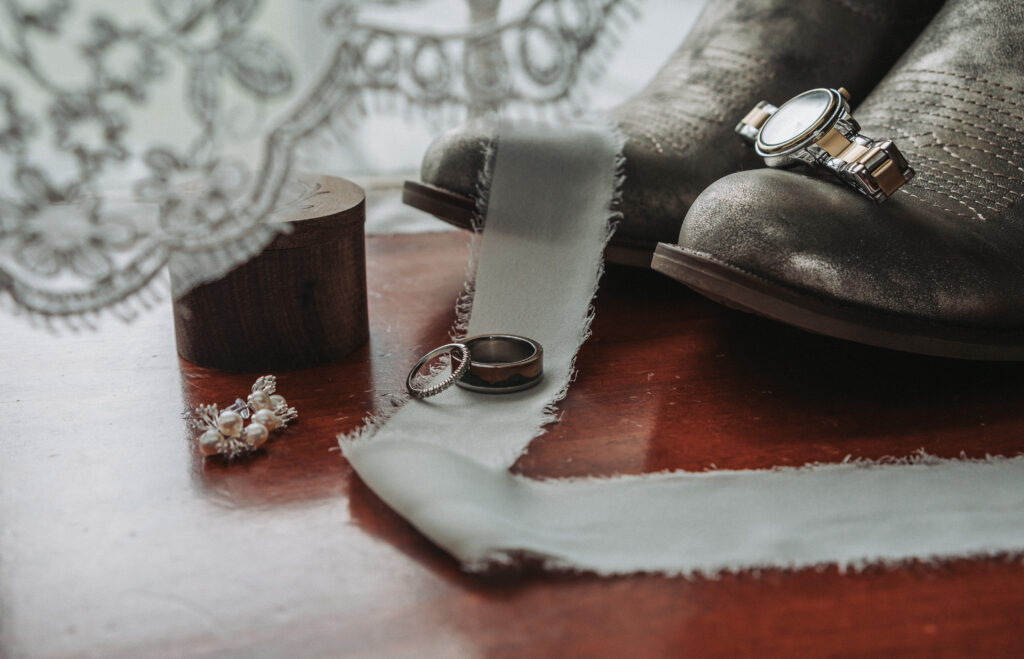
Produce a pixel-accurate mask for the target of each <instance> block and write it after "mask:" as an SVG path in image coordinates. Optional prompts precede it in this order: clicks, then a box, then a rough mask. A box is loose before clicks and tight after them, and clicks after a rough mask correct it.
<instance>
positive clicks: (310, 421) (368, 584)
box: [0, 234, 1024, 657]
mask: <svg viewBox="0 0 1024 659" xmlns="http://www.w3.org/2000/svg"><path fill="white" fill-rule="evenodd" d="M368 257H369V258H368V282H369V288H368V291H369V306H370V318H371V323H370V340H369V343H368V344H367V345H365V346H363V347H362V348H360V349H359V350H357V351H356V352H354V353H352V354H351V355H349V356H348V357H346V358H345V359H343V360H342V361H341V362H340V363H337V364H334V365H330V366H323V367H318V368H313V369H307V370H303V371H291V372H286V373H278V374H277V375H278V376H279V389H280V391H281V393H283V394H284V395H285V396H287V398H288V400H289V402H290V403H292V404H293V405H295V406H296V407H297V408H298V410H299V414H300V417H299V419H298V420H297V422H296V423H295V425H294V426H292V427H290V428H289V429H288V430H287V431H285V432H284V433H281V434H280V435H278V436H277V437H275V438H273V439H272V440H271V441H270V443H269V444H268V446H267V448H266V450H264V451H262V452H260V453H258V454H256V455H254V456H253V457H251V458H249V459H247V460H243V461H239V462H236V463H227V462H225V461H224V460H223V459H221V458H219V457H213V458H206V459H204V458H203V457H202V456H201V455H200V454H199V451H198V449H197V447H196V445H195V441H194V438H193V437H192V434H191V433H190V432H189V431H188V430H187V428H186V425H185V421H184V419H183V418H182V414H183V412H184V411H185V410H186V409H187V408H188V407H190V406H192V405H195V404H197V403H199V402H218V403H228V402H231V401H232V400H234V398H235V396H237V395H239V394H241V393H244V392H246V391H247V390H248V387H249V385H251V383H252V380H253V379H254V378H255V376H257V375H261V374H262V373H258V372H257V373H224V372H220V371H214V370H210V369H204V368H200V367H197V366H194V365H192V364H189V363H187V362H184V361H180V360H179V359H178V357H177V356H176V355H175V349H174V341H173V328H172V323H171V313H170V309H169V308H164V309H162V310H158V311H155V312H153V313H150V314H148V315H146V316H144V317H143V318H141V319H140V320H139V321H137V322H136V323H134V324H132V325H129V326H120V325H116V324H114V323H113V322H112V323H108V324H107V326H106V327H104V328H103V329H102V331H101V332H100V333H97V334H83V335H72V336H62V337H51V336H49V335H46V334H42V333H40V331H39V330H32V329H30V328H29V327H28V326H27V324H26V323H25V322H24V321H23V320H20V319H16V318H10V317H6V316H4V317H2V318H0V336H2V337H3V339H4V340H3V341H2V342H0V364H2V365H3V368H2V369H0V415H2V418H3V419H4V425H3V429H2V430H0V655H3V656H10V657H79V656H93V657H148V656H158V657H164V656H168V657H179V656H199V657H203V656H218V657H235V656H237V657H282V656H289V657H292V656H295V657H299V656H310V657H322V656H366V657H405V656H410V657H412V656H415V657H476V656H488V657H520V656H541V657H564V656H609V657H618V656H644V657H646V656H723V657H725V656H729V657H731V656H736V655H753V654H756V655H758V656H978V655H985V656H1020V654H1021V651H1022V650H1024V625H1022V624H1021V622H1022V616H1024V587H1022V586H1024V566H1022V565H1021V562H1020V560H1019V558H1010V557H1005V558H1001V559H998V560H997V559H986V560H969V559H963V560H956V561H947V562H943V563H940V564H936V565H924V564H908V565H904V566H900V567H888V568H884V567H873V568H869V569H866V570H864V571H863V572H859V573H850V574H840V573H838V572H837V571H836V570H835V569H834V568H826V569H823V570H820V571H818V570H804V571H798V572H786V571H774V570H773V571H762V572H758V573H754V572H744V573H741V574H732V575H724V576H722V577H719V578H716V579H705V578H699V579H691V580H686V579H668V578H663V577H654V576H634V577H628V578H617V579H600V578H597V577H594V576H590V575H572V574H556V575H550V574H543V573H540V572H538V571H536V570H533V569H531V568H525V569H523V570H521V571H519V572H515V573H502V574H494V575H490V576H487V577H479V576H470V575H466V574H463V573H462V572H461V571H460V570H459V569H458V567H457V566H456V565H455V564H454V563H453V562H452V561H451V560H450V558H449V557H448V556H447V555H445V554H444V553H443V552H441V551H439V550H438V549H436V548H435V547H433V546H432V545H431V544H430V543H429V542H427V541H426V540H425V539H424V538H423V537H422V536H421V535H419V533H418V532H416V531H415V530H414V529H412V528H411V527H410V526H409V525H408V524H407V523H406V522H405V521H404V520H402V519H401V518H400V517H398V516H397V515H395V514H394V513H392V512H391V511H390V510H389V509H388V508H387V507H386V506H385V505H384V504H383V503H382V502H381V501H380V500H379V499H377V498H376V497H375V496H374V495H373V494H372V493H371V492H370V491H369V490H368V489H367V488H366V487H365V486H364V485H363V484H362V483H361V482H360V480H359V479H358V477H356V476H355V475H354V474H353V473H352V471H351V469H350V468H349V467H348V465H347V464H346V463H345V461H344V460H343V459H342V458H341V457H340V455H339V453H338V452H337V451H336V450H334V447H335V446H336V442H335V435H336V434H337V433H339V432H347V431H350V430H353V429H355V428H357V427H358V426H359V425H360V422H361V419H362V417H363V416H364V415H365V414H367V413H373V412H377V411H380V410H383V409H385V408H387V407H388V406H389V405H390V402H389V401H390V399H391V396H392V394H393V393H394V392H396V391H398V390H400V388H401V386H402V382H403V378H404V375H405V371H406V369H407V368H408V367H409V365H410V364H411V363H412V362H413V361H414V360H415V358H416V357H417V356H418V355H419V354H421V353H422V352H423V351H425V349H428V348H430V347H432V346H434V345H436V344H438V343H439V342H442V341H444V340H445V338H446V336H447V329H448V326H449V324H450V323H451V322H452V320H453V317H454V301H455V297H456V295H457V293H458V292H459V290H460V287H461V284H462V277H463V271H464V265H465V257H466V254H465V237H464V236H463V235H459V234H439V235H422V236H405V237H402V236H394V237H386V238H371V239H369V241H368ZM425 275H428V276H425ZM168 307H169V304H168ZM593 329H594V335H593V338H592V339H591V340H590V341H589V342H588V343H587V344H586V345H585V346H584V348H583V350H582V351H581V353H580V356H579V360H578V362H577V366H578V367H579V369H580V374H579V378H578V380H577V382H576V384H575V385H574V387H573V389H572V390H571V391H570V392H569V396H568V397H567V398H566V400H565V401H564V404H563V405H562V409H563V411H564V414H563V419H562V422H561V423H559V424H558V425H556V426H553V427H552V428H550V430H549V432H548V433H547V434H545V435H544V436H542V437H541V438H539V439H538V440H537V441H535V442H534V444H533V445H532V446H531V448H530V452H529V453H527V454H526V455H525V456H523V458H522V459H520V460H519V462H518V463H517V465H516V467H515V469H516V470H517V471H518V472H520V473H523V474H526V475H528V476H536V477H541V476H565V475H586V474H611V473H619V472H626V473H639V472H643V471H651V470H658V469H666V468H683V469H691V470H701V469H706V468H711V467H713V466H717V467H720V468H722V467H729V468H760V467H767V466H771V465H792V464H802V463H805V462H808V461H819V460H820V461H834V460H838V459H842V458H843V457H844V456H846V455H852V456H854V457H861V456H863V457H879V456H884V455H897V456H899V455H907V454H909V453H911V452H913V451H915V450H918V449H920V448H924V449H925V450H927V451H928V452H930V453H934V454H938V455H947V456H952V455H958V454H959V453H960V452H961V451H963V452H965V453H966V454H967V455H972V456H978V455H984V454H986V453H991V454H1001V455H1010V454H1017V453H1018V452H1019V451H1020V450H1021V448H1022V447H1024V412H1022V411H1021V410H1024V405H1022V402H1024V377H1022V376H1024V372H1022V369H1021V367H1020V366H1016V365H1000V364H973V363H966V362H950V361H944V360H938V359H930V358H924V357H914V356H907V355H900V354H896V353H891V352H886V351H882V350H874V349H869V348H864V347H860V346H855V345H851V344H845V343H841V342H838V341H834V340H830V339H826V338H822V337H816V336H812V335H809V334H805V333H802V332H799V331H795V330H790V329H788V328H786V327H783V326H781V325H776V324H773V323H769V322H767V321H763V320H760V319H757V318H754V317H751V316H746V315H743V314H739V313H736V312H732V311H729V310H727V309H724V308H722V307H719V306H716V305H714V304H713V303H710V302H707V301H705V300H703V299H702V298H700V297H698V296H696V295H695V294H692V293H689V292H688V291H686V290H685V289H683V288H681V287H680V286H678V285H676V284H675V283H674V282H671V281H668V280H667V279H664V278H660V277H658V276H657V275H655V274H653V273H649V272H636V271H628V270H617V269H611V270H609V272H608V273H607V274H606V276H605V279H604V280H603V282H602V287H601V290H600V292H599V296H598V300H597V318H596V320H595V323H594V328H593ZM694 532H697V533H699V529H694Z"/></svg>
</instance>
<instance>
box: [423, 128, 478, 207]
mask: <svg viewBox="0 0 1024 659" xmlns="http://www.w3.org/2000/svg"><path fill="white" fill-rule="evenodd" d="M493 142H494V134H493V131H492V129H491V128H490V127H488V126H486V125H485V124H484V123H483V122H469V123H466V124H463V125H461V126H456V127H455V128H452V129H450V130H447V131H445V132H444V133H442V134H441V135H440V136H438V137H437V139H435V140H434V142H433V143H432V144H431V145H430V146H429V147H428V148H427V152H426V154H425V155H424V156H423V165H422V167H421V168H420V177H421V179H422V180H423V182H424V183H429V184H430V185H433V186H436V187H439V188H442V189H444V190H447V191H449V192H454V193H456V194H460V195H463V196H466V197H472V196H473V195H474V193H475V192H476V188H477V182H478V180H479V177H480V172H481V171H483V169H484V164H485V162H486V159H487V153H488V150H489V148H490V146H491V145H492V144H493Z"/></svg>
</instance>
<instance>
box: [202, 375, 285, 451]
mask: <svg viewBox="0 0 1024 659" xmlns="http://www.w3.org/2000/svg"><path fill="white" fill-rule="evenodd" d="M276 390H277V378H276V377H274V376H273V375H264V376H263V377H261V378H259V379H258V380H256V382H255V383H253V385H252V393H251V394H249V397H248V398H247V399H246V400H242V399H241V398H238V399H235V402H234V403H232V404H231V405H229V406H228V407H226V408H224V409H223V410H218V409H217V405H216V404H213V405H200V406H199V407H197V408H196V409H195V413H196V417H198V423H197V425H198V426H199V427H200V428H203V429H205V430H204V432H203V434H202V435H200V436H199V450H201V451H202V452H203V454H204V455H217V454H219V455H223V456H226V457H228V458H236V457H238V456H240V455H243V454H245V453H249V452H251V451H255V450H256V449H258V448H259V447H261V446H263V444H265V443H266V441H267V439H268V438H269V436H270V431H271V430H280V429H282V428H284V427H285V426H287V425H288V423H289V422H291V421H293V420H294V419H295V417H297V416H298V415H299V414H298V412H296V411H295V408H294V407H289V406H288V401H286V400H285V399H284V396H281V395H278V394H275V393H274V391H276ZM246 419H251V420H250V421H249V425H245V420H246Z"/></svg>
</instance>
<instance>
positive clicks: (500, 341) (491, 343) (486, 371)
mask: <svg viewBox="0 0 1024 659" xmlns="http://www.w3.org/2000/svg"><path fill="white" fill-rule="evenodd" d="M462 342H463V343H464V344H465V345H466V347H467V348H468V349H469V354H470V358H469V368H468V369H466V371H465V373H464V374H462V375H460V376H459V378H458V380H457V381H456V382H455V384H456V385H457V386H459V387H462V388H463V389H469V390H470V391H478V392H481V393H487V394H507V393H511V392H513V391H522V390H523V389H529V388H530V387H532V386H535V385H536V384H537V383H538V382H540V381H541V379H542V378H543V377H544V349H543V348H542V347H541V345H540V344H539V343H537V342H536V341H534V340H533V339H528V338H526V337H525V336H516V335H514V334H480V335H478V336H470V337H467V338H465V339H463V340H462ZM453 366H454V364H453Z"/></svg>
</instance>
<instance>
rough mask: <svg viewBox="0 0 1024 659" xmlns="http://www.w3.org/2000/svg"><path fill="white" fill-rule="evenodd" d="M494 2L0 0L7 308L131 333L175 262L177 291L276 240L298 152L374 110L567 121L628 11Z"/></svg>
mask: <svg viewBox="0 0 1024 659" xmlns="http://www.w3.org/2000/svg"><path fill="white" fill-rule="evenodd" d="M499 2H500V0H462V1H461V2H453V0H447V1H436V0H388V1H384V2H362V1H360V0H332V1H324V0H305V1H303V2H274V3H266V5H264V3H263V2H261V0H150V1H148V2H127V1H120V2H118V1H113V0H98V1H91V2H85V1H84V0H78V1H76V0H0V12H2V13H3V18H2V20H0V299H2V300H3V303H4V304H5V306H6V307H7V308H8V309H13V310H15V311H22V312H28V313H29V314H31V315H33V316H38V317H43V318H47V319H63V320H65V321H67V322H68V324H71V325H72V326H77V325H79V324H85V325H88V324H89V323H90V318H92V317H94V316H95V315H96V314H97V313H99V312H104V311H111V312H113V313H115V314H116V315H118V316H120V317H122V318H125V319H128V318H131V317H132V316H133V315H134V314H135V313H136V308H137V307H138V305H139V304H140V303H142V304H144V303H145V302H146V300H147V299H148V297H149V296H150V291H151V290H152V288H153V286H154V282H155V281H158V280H159V277H158V275H160V273H162V272H163V271H164V268H165V267H166V266H168V265H169V266H170V271H171V273H172V282H171V286H172V292H173V293H174V294H175V295H178V294H181V293H183V292H185V291H187V290H188V289H189V288H190V287H192V286H195V285H197V284H199V283H202V282H204V281H209V280H210V279H213V278H216V277H219V276H222V275H223V274H224V273H226V272H227V271H229V270H230V269H231V268H233V267H234V266H236V265H237V264H239V263H241V262H243V261H245V260H246V259H249V258H251V257H252V256H254V255H255V254H257V253H258V252H259V251H260V250H261V249H263V247H265V246H266V245H267V243H268V242H269V241H270V240H271V239H272V238H273V237H274V235H276V233H278V232H279V231H282V230H284V229H283V225H281V224H280V223H279V221H276V220H279V219H280V214H282V213H287V212H288V209H289V208H291V207H292V206H294V205H295V204H300V203H302V200H303V199H304V198H305V197H307V196H308V195H310V194H313V193H314V192H315V191H313V190H311V189H308V188H307V187H304V186H303V184H301V183H300V182H298V180H297V178H296V177H295V172H296V170H297V169H298V163H299V162H301V160H300V158H299V156H300V154H301V153H302V152H303V150H304V149H313V148H317V147H314V146H313V145H314V144H318V145H320V146H319V148H323V146H322V145H323V144H325V143H329V144H333V145H336V146H335V147H334V148H339V149H340V148H344V145H345V143H346V139H347V138H349V137H351V136H352V135H353V134H354V133H355V132H356V128H357V126H358V125H359V122H360V120H361V119H362V118H364V117H365V116H366V114H367V112H368V110H367V107H368V100H376V101H379V100H380V99H382V98H383V99H386V100H388V101H389V105H388V107H391V108H403V109H404V111H410V110H412V111H416V112H421V113H425V114H429V115H434V116H438V117H445V118H446V119H447V118H452V117H453V116H455V117H457V116H464V115H465V114H470V115H478V114H481V113H487V112H492V111H496V110H499V109H501V108H503V107H508V106H516V107H520V108H532V109H538V110H541V111H559V110H565V109H566V108H571V107H572V104H573V101H574V98H575V94H576V92H577V90H578V88H579V87H580V83H581V81H583V80H586V79H587V77H588V75H589V74H590V73H591V72H593V71H594V69H595V67H597V66H598V65H599V63H600V60H601V59H602V58H601V57H600V55H601V53H603V52H605V51H607V49H608V46H607V43H609V42H611V41H612V39H613V38H614V27H615V26H616V25H618V24H621V22H622V20H621V18H619V17H620V16H621V15H628V14H630V13H633V12H635V9H634V7H633V4H634V3H632V2H631V1H630V0H533V1H532V2H518V3H516V2H512V1H511V0H506V1H505V2H504V3H502V5H501V7H499ZM453 8H457V9H459V11H453ZM378 105H379V104H378ZM326 137H331V139H330V140H326V141H325V139H326ZM341 173H342V174H344V172H341Z"/></svg>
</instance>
